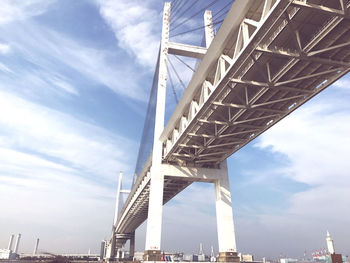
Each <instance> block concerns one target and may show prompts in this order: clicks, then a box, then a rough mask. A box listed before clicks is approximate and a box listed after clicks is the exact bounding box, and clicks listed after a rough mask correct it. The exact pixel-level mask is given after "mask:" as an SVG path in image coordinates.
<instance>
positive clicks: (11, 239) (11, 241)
mask: <svg viewBox="0 0 350 263" xmlns="http://www.w3.org/2000/svg"><path fill="white" fill-rule="evenodd" d="M14 237H15V235H11V236H10V241H9V246H8V248H7V249H8V250H12V243H13V238H14Z"/></svg>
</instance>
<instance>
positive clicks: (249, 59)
mask: <svg viewBox="0 0 350 263" xmlns="http://www.w3.org/2000/svg"><path fill="white" fill-rule="evenodd" d="M247 2H249V1H247ZM253 2H254V3H253V4H252V5H251V7H250V9H249V10H248V12H247V15H246V17H245V22H243V23H242V24H241V25H240V27H239V28H237V29H236V30H235V31H234V30H233V32H231V33H230V35H229V36H228V37H227V38H225V37H224V36H221V35H220V33H223V34H225V32H223V31H219V32H218V34H217V36H216V37H215V39H214V41H213V42H212V45H211V46H210V48H209V49H208V51H207V55H208V54H209V53H210V52H211V49H219V50H220V49H221V50H222V51H221V54H218V55H217V56H213V58H212V60H211V61H205V58H204V60H203V61H202V64H203V65H200V66H199V69H198V71H201V66H203V67H204V66H206V67H207V69H206V72H207V74H203V76H200V75H199V74H200V72H199V73H198V79H200V78H201V79H200V80H199V81H197V82H196V81H195V80H196V77H197V76H196V74H197V72H196V73H195V75H194V77H193V81H192V83H190V85H189V88H188V89H192V91H191V90H188V91H186V92H188V94H190V93H191V92H192V94H194V95H193V97H192V99H189V96H187V95H188V94H186V92H185V96H184V98H182V102H181V101H180V103H179V107H178V108H177V109H176V110H175V114H174V116H172V118H171V119H170V121H169V122H168V124H167V126H166V128H165V130H164V132H163V134H162V140H163V141H164V152H165V154H164V161H166V162H168V163H177V164H181V165H196V166H204V167H212V166H213V165H215V164H218V163H220V162H221V161H223V160H225V159H226V158H227V157H229V156H230V155H232V154H233V153H234V152H236V151H238V150H239V149H240V148H242V147H243V146H244V145H246V144H247V143H249V142H250V141H251V140H253V139H254V138H256V137H257V136H258V135H260V134H261V133H263V132H264V131H265V130H267V129H269V128H270V127H271V126H273V125H274V124H275V123H277V122H278V121H279V120H281V119H283V118H284V117H285V116H286V115H288V114H289V113H291V112H292V111H293V110H295V109H296V108H298V107H299V106H300V105H302V104H303V103H304V102H306V101H308V100H309V99H310V98H312V97H313V96H315V95H316V94H318V93H319V92H320V91H322V90H323V89H325V88H326V87H327V86H329V85H330V84H332V83H333V82H334V81H335V80H337V79H339V78H340V77H341V76H343V75H344V74H346V73H347V72H348V71H349V68H350V20H349V17H350V16H349V1H339V0H328V1H316V0H315V1H307V3H306V1H277V2H276V5H275V8H274V9H272V10H271V13H270V14H269V15H268V17H267V18H266V20H265V21H262V22H263V23H259V16H261V8H262V7H261V6H260V7H259V4H256V3H257V2H260V1H253ZM341 3H342V4H343V6H344V7H343V8H344V11H342V7H341ZM321 4H322V5H323V6H320V5H321ZM325 6H326V7H325ZM259 8H260V9H259ZM259 10H260V11H259ZM229 16H230V14H229V15H228V17H227V18H226V20H225V21H224V23H223V25H222V26H221V27H223V28H225V27H227V26H229V25H228V22H229V19H230V17H229ZM232 19H233V18H232ZM232 21H233V20H232ZM226 22H227V23H226ZM254 22H256V24H254ZM238 31H240V32H238ZM226 34H227V32H226ZM244 34H245V35H244ZM220 38H221V39H220ZM239 42H242V43H239ZM237 43H238V44H237ZM239 45H241V46H239ZM235 53H238V54H235ZM204 71H205V69H203V72H204ZM201 81H202V83H203V84H201ZM191 85H192V87H191ZM206 93H208V94H206ZM180 105H181V107H182V108H180ZM184 105H185V106H184ZM176 115H177V116H176ZM181 116H182V117H181Z"/></svg>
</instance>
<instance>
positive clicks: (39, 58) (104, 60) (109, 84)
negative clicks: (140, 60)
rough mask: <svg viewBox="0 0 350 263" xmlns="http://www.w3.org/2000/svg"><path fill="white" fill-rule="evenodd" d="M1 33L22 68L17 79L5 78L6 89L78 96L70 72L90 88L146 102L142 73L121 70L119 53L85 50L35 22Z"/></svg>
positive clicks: (127, 68) (127, 66)
mask: <svg viewBox="0 0 350 263" xmlns="http://www.w3.org/2000/svg"><path fill="white" fill-rule="evenodd" d="M0 32H2V33H3V34H4V35H6V36H7V39H8V40H9V41H11V49H12V51H13V52H12V53H13V56H14V57H16V60H20V62H21V64H22V66H21V67H18V66H17V71H16V73H17V75H18V78H12V79H9V78H7V79H6V80H5V81H6V84H7V85H6V86H14V87H15V88H16V87H17V89H19V88H18V87H20V90H23V85H25V86H26V90H27V89H28V88H31V90H32V91H33V92H38V91H40V90H41V89H45V90H47V88H48V87H51V88H54V87H56V88H57V89H59V90H61V91H64V92H66V93H67V94H71V95H78V94H79V90H78V89H77V88H76V87H75V83H76V82H77V80H78V79H79V78H78V77H74V76H72V74H70V75H69V76H68V77H67V74H66V72H67V69H70V70H71V71H75V72H76V73H77V74H80V76H83V77H84V79H88V80H90V82H91V84H90V85H89V87H91V86H95V87H96V86H100V87H101V86H103V87H106V88H109V89H111V90H113V91H114V92H115V93H117V94H120V95H122V96H123V97H125V98H132V99H135V100H144V98H145V92H146V91H145V89H143V87H141V86H140V85H138V84H139V82H140V81H141V80H142V79H143V77H144V76H143V74H142V72H140V71H138V69H137V67H136V68H135V67H134V65H133V64H132V63H123V67H120V61H119V59H120V56H121V57H124V56H125V55H123V54H119V53H118V51H110V50H102V49H97V48H93V47H88V46H86V45H85V44H84V43H80V42H77V41H75V40H73V39H71V38H70V37H68V36H65V35H63V34H60V33H58V32H56V31H53V30H51V29H48V28H45V27H43V26H41V25H39V24H37V23H35V22H34V21H27V22H26V23H19V22H18V23H15V24H11V25H10V26H7V27H2V28H0ZM38 43H40V44H38ZM17 64H18V63H17ZM5 66H6V67H9V65H8V64H5ZM131 72H134V73H135V74H130V73H131ZM136 72H137V73H136ZM62 76H65V77H62ZM26 78H27V79H26ZM121 80H122V81H121ZM9 81H10V82H9ZM19 82H22V83H19ZM2 83H4V79H3V81H2ZM29 83H32V84H33V85H28V84H29ZM84 86H85V87H84V88H86V85H84ZM126 86H127V88H126ZM11 89H12V88H11Z"/></svg>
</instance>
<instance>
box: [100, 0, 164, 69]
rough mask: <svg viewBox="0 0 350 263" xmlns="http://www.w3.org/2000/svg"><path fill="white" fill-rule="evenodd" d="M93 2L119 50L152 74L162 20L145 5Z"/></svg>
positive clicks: (120, 2)
mask: <svg viewBox="0 0 350 263" xmlns="http://www.w3.org/2000/svg"><path fill="white" fill-rule="evenodd" d="M96 1H97V3H98V5H99V6H100V13H101V15H102V17H103V18H104V19H105V20H106V22H107V23H108V24H109V25H110V26H111V28H112V29H113V30H114V33H115V37H116V38H117V39H118V41H119V46H120V47H122V48H123V49H125V50H126V51H127V52H129V53H130V54H132V55H133V56H135V57H136V60H137V62H138V63H140V64H141V65H144V66H147V67H150V68H151V69H152V70H153V69H154V66H155V64H156V58H157V57H156V56H157V52H158V48H159V43H160V40H159V39H160V28H161V23H160V21H161V16H160V15H159V14H158V13H157V12H156V11H155V10H154V9H151V8H149V7H147V5H146V3H145V1H144V2H142V1H134V0H133V1H129V0H128V1H126V0H122V1H113V0H96ZM157 18H158V19H157Z"/></svg>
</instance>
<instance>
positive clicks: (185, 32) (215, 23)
mask: <svg viewBox="0 0 350 263" xmlns="http://www.w3.org/2000/svg"><path fill="white" fill-rule="evenodd" d="M223 21H224V19H222V20H219V21H217V22H214V23H213V26H214V25H217V24H220V23H221V22H223ZM207 26H209V25H206V26H201V27H197V28H194V29H191V30H188V31H184V32H181V33H178V34H175V35H172V36H171V37H176V36H180V35H184V34H187V33H191V32H193V31H197V30H199V29H202V28H205V27H207Z"/></svg>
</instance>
